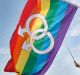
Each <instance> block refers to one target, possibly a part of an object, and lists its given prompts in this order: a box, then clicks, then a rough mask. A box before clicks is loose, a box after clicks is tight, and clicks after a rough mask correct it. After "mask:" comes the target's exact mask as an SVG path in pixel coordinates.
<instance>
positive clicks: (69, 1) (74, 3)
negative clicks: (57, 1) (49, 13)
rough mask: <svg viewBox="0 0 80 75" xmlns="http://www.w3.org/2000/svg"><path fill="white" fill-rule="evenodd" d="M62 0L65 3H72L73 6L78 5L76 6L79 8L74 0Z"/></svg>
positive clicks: (79, 5)
mask: <svg viewBox="0 0 80 75" xmlns="http://www.w3.org/2000/svg"><path fill="white" fill-rule="evenodd" d="M62 1H65V2H67V3H70V4H72V5H74V6H76V7H78V8H80V4H78V3H76V2H75V1H73V0H62Z"/></svg>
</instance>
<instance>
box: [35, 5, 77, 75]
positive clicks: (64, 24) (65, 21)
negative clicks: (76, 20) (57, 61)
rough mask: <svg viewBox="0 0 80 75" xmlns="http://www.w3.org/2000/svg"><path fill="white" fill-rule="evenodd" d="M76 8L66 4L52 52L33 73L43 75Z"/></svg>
mask: <svg viewBox="0 0 80 75" xmlns="http://www.w3.org/2000/svg"><path fill="white" fill-rule="evenodd" d="M76 10H77V8H76V7H73V6H71V5H69V6H68V9H67V12H66V15H65V17H64V19H63V20H62V23H61V27H60V30H59V33H58V36H57V38H56V39H55V47H54V48H53V50H52V52H51V53H50V55H49V58H48V60H47V63H46V64H45V66H44V67H43V68H42V70H41V71H39V72H38V73H37V74H35V75H44V74H45V72H46V71H47V70H48V69H49V67H50V65H51V64H52V62H53V60H54V58H55V56H56V54H57V52H58V51H59V48H60V46H61V44H62V41H63V40H64V37H65V35H66V32H67V30H68V28H69V26H70V23H71V21H72V19H73V17H74V15H75V13H76Z"/></svg>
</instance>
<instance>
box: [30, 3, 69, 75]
mask: <svg viewBox="0 0 80 75" xmlns="http://www.w3.org/2000/svg"><path fill="white" fill-rule="evenodd" d="M67 6H68V4H67V3H63V2H59V4H58V8H57V11H56V15H55V17H53V23H52V24H51V25H50V26H49V32H51V34H52V35H53V37H54V38H56V36H57V34H58V31H59V29H60V25H61V21H62V19H63V18H64V15H65V13H66V10H67ZM51 10H52V9H51ZM51 15H53V14H51ZM49 43H50V42H49V39H48V38H47V39H46V38H44V41H43V44H42V47H41V49H46V48H47V47H48V46H49ZM47 58H48V54H45V55H38V57H37V61H36V65H35V67H34V68H33V70H32V72H31V74H30V75H32V74H35V73H36V72H38V71H40V70H41V69H42V67H43V66H44V65H45V63H46V61H47Z"/></svg>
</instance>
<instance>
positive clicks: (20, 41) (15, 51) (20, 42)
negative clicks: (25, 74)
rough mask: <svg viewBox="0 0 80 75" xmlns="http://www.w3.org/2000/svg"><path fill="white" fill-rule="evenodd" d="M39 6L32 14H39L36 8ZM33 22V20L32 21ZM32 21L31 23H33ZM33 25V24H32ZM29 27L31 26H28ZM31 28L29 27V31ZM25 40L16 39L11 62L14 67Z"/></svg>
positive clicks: (19, 37)
mask: <svg viewBox="0 0 80 75" xmlns="http://www.w3.org/2000/svg"><path fill="white" fill-rule="evenodd" d="M38 7H39V6H35V9H34V10H33V11H32V14H33V12H34V13H39V12H40V9H39V8H38ZM34 21H35V20H34ZM34 21H32V22H31V24H32V23H34ZM32 25H33V24H32ZM30 26H31V25H30ZM31 28H32V26H31V27H30V29H31ZM25 38H26V39H27V38H28V35H27V36H26V37H25ZM25 38H22V37H21V36H18V39H17V43H16V47H15V49H14V54H13V61H14V66H16V63H17V61H18V58H19V56H20V53H21V49H22V48H21V47H22V44H23V43H24V41H25Z"/></svg>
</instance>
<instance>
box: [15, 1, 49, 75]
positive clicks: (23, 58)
mask: <svg viewBox="0 0 80 75" xmlns="http://www.w3.org/2000/svg"><path fill="white" fill-rule="evenodd" d="M49 7H50V0H41V11H40V14H42V15H43V16H46V14H47V12H48V10H49ZM42 23H43V22H42V21H41V20H40V19H39V18H37V19H36V20H35V22H34V25H33V27H32V30H31V31H33V30H36V29H38V28H40V27H41V24H42ZM29 55H30V53H29V52H27V51H25V50H22V51H21V54H20V56H19V59H18V62H17V64H16V70H17V71H18V72H20V74H18V75H21V73H22V71H23V69H24V66H25V64H26V62H27V61H28V58H29Z"/></svg>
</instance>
